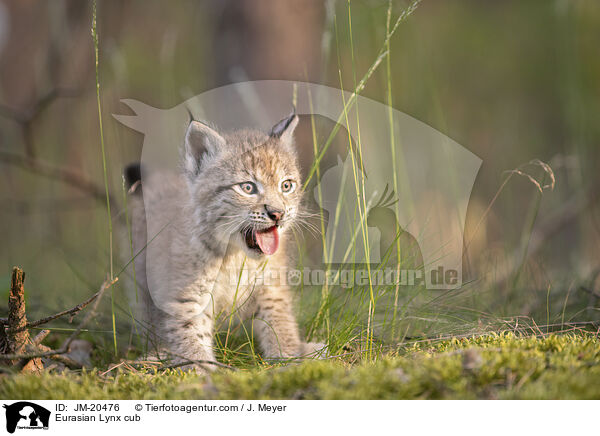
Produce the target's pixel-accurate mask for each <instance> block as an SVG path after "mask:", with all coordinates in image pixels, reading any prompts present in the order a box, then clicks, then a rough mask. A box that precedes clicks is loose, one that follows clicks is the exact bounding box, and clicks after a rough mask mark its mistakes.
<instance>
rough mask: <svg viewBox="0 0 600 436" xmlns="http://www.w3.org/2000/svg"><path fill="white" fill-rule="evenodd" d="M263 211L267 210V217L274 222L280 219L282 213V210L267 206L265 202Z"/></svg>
mask: <svg viewBox="0 0 600 436" xmlns="http://www.w3.org/2000/svg"><path fill="white" fill-rule="evenodd" d="M265 211H267V215H268V216H269V218H271V219H272V220H273V221H275V222H278V221H280V220H281V219H282V218H283V215H284V211H283V210H281V209H277V208H275V207H272V206H269V205H268V204H265Z"/></svg>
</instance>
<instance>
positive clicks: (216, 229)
mask: <svg viewBox="0 0 600 436" xmlns="http://www.w3.org/2000/svg"><path fill="white" fill-rule="evenodd" d="M297 122H298V117H297V116H295V115H294V116H292V117H290V118H287V119H284V120H282V121H281V122H280V123H278V124H277V125H276V126H275V127H274V128H273V130H272V131H271V133H270V134H269V135H266V134H263V133H260V132H256V131H239V132H235V133H233V134H229V135H222V136H221V135H219V134H218V133H217V132H215V131H214V130H212V129H210V128H209V127H208V126H205V125H202V124H200V123H198V125H194V122H193V123H192V124H191V125H190V128H189V129H188V134H187V135H186V156H185V162H184V163H185V168H186V175H187V178H188V184H189V186H190V193H191V196H192V198H191V199H192V204H193V206H194V210H195V213H194V217H195V220H196V223H195V224H196V225H197V226H198V228H201V229H202V231H203V232H205V234H204V235H202V237H203V238H207V237H208V238H209V239H214V240H215V241H219V242H222V243H224V242H232V243H234V244H235V245H236V246H237V247H238V248H240V249H241V250H243V251H244V252H245V253H246V254H247V255H248V256H249V257H251V258H255V259H260V258H262V257H264V256H270V255H274V254H276V253H277V252H278V251H279V249H280V242H281V236H282V235H283V234H284V232H286V231H287V230H289V229H290V227H292V226H293V225H294V224H295V223H296V221H297V219H298V214H299V208H300V203H301V199H302V198H301V185H302V184H301V181H300V171H299V168H298V163H297V157H296V152H295V149H294V145H293V140H292V133H293V130H294V128H295V127H296V124H297ZM190 129H195V131H193V132H190ZM200 141H202V143H203V144H204V145H202V151H201V153H195V154H194V153H193V151H194V150H198V143H199V142H200ZM194 146H196V148H193V147H194Z"/></svg>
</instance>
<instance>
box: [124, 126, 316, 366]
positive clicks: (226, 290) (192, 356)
mask: <svg viewBox="0 0 600 436" xmlns="http://www.w3.org/2000/svg"><path fill="white" fill-rule="evenodd" d="M297 123H298V117H297V116H296V115H292V116H290V117H288V118H286V119H284V120H282V121H280V122H279V123H277V124H276V125H275V127H274V128H273V129H272V130H271V132H270V133H268V134H266V133H263V132H259V131H255V130H242V131H237V132H233V133H229V134H220V133H218V132H217V131H215V130H214V129H212V128H210V127H208V126H207V125H204V124H202V123H199V122H197V121H192V122H191V124H190V126H189V127H188V130H187V133H186V140H185V144H184V153H183V164H182V169H181V172H180V174H177V175H175V176H165V175H161V174H154V175H150V176H149V177H148V178H147V179H144V181H143V200H142V197H141V194H140V193H139V192H141V190H137V191H135V192H138V193H137V194H136V193H134V194H132V195H131V197H130V198H131V200H130V210H131V214H132V228H133V245H134V252H135V253H137V252H138V251H141V254H140V255H138V256H137V257H136V259H135V267H136V276H137V280H138V289H139V292H140V293H141V298H140V301H141V305H140V306H141V309H142V312H143V315H144V319H145V322H146V323H147V325H148V326H149V327H150V330H151V331H152V332H153V336H152V337H153V339H154V342H156V343H159V344H160V345H159V348H160V349H161V350H163V351H166V352H168V353H170V354H171V355H172V356H173V357H175V358H176V359H178V360H186V359H188V360H195V361H214V359H215V357H214V352H213V334H214V332H215V328H216V327H218V326H219V323H221V322H222V321H223V320H226V321H228V320H229V317H230V316H233V319H234V320H235V321H239V320H248V319H249V320H251V322H252V323H253V324H252V328H251V329H247V330H248V331H251V332H253V334H254V335H255V336H256V337H257V339H258V342H259V344H260V346H261V349H262V352H263V354H264V356H265V357H267V358H282V357H284V358H286V357H296V356H304V355H311V354H312V355H315V354H316V352H319V351H320V352H323V350H324V349H325V346H324V345H323V344H319V343H306V342H304V341H303V340H302V339H301V337H300V334H299V331H298V326H297V323H296V320H295V318H294V316H293V311H292V298H291V294H290V291H289V289H288V287H287V286H286V285H285V284H261V282H260V278H261V277H262V276H263V275H265V274H266V273H269V272H270V271H277V274H281V272H282V271H284V270H285V268H286V267H287V265H288V264H289V257H288V245H289V241H288V239H290V238H289V236H290V234H291V230H290V229H291V227H292V226H294V224H295V222H296V220H297V219H298V214H299V209H300V207H301V206H300V205H301V182H300V172H299V168H298V163H297V156H296V150H295V148H294V142H293V131H294V129H295V127H296V125H297ZM284 180H292V181H293V182H294V183H295V189H294V190H293V192H291V193H287V194H284V193H283V192H282V188H281V186H282V181H284ZM244 182H252V183H253V184H254V185H255V186H256V188H257V190H258V192H257V194H256V195H246V194H245V193H244V191H241V189H242V188H240V186H241V185H240V184H241V183H244ZM287 186H289V185H286V187H287ZM246 188H247V187H246ZM144 202H145V203H146V205H151V206H152V208H151V209H152V210H153V211H157V212H155V213H158V215H159V216H158V217H153V218H155V219H156V220H157V222H158V223H159V227H160V228H163V223H164V224H165V225H166V224H168V225H166V226H165V227H164V230H163V231H161V233H160V235H159V236H150V237H148V236H149V235H147V234H146V215H145V210H144ZM271 210H277V211H279V212H281V214H282V215H283V216H281V217H280V219H279V220H278V221H277V225H278V226H279V230H278V232H279V235H280V243H279V248H278V249H277V251H276V252H275V253H274V254H273V255H270V256H266V255H265V254H264V253H262V252H261V251H260V250H258V251H257V250H256V249H251V248H250V247H249V246H248V244H247V242H246V241H245V239H244V233H243V229H254V230H260V229H263V228H265V227H267V226H273V222H274V221H273V219H272V216H273V215H272V214H271V215H269V213H270V212H269V211H271ZM277 216H279V215H277ZM254 230H253V231H254ZM149 240H151V241H150V242H149V244H154V245H153V247H154V248H156V247H158V248H157V249H156V250H155V251H154V253H157V254H156V256H154V258H153V259H152V262H149V263H148V264H147V262H146V251H145V250H144V247H145V246H146V244H147V243H148V241H149ZM146 268H152V271H147V270H146ZM242 269H243V272H244V273H245V274H247V277H252V278H255V280H249V281H248V282H247V284H244V283H233V282H232V280H231V277H232V276H235V277H239V276H240V272H241V270H242ZM147 273H152V277H155V278H156V280H155V282H154V284H153V286H154V289H153V290H152V292H149V291H148V279H147V278H148V276H147ZM157 292H158V294H157ZM157 295H158V297H157ZM226 325H227V324H225V326H226Z"/></svg>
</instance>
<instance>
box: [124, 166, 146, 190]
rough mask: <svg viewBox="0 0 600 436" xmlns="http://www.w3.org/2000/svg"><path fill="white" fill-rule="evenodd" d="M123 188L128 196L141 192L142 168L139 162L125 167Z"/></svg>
mask: <svg viewBox="0 0 600 436" xmlns="http://www.w3.org/2000/svg"><path fill="white" fill-rule="evenodd" d="M124 176H125V186H126V187H127V192H128V193H130V194H137V193H140V192H141V191H142V189H141V187H142V166H141V165H140V163H139V162H134V163H131V164H129V165H127V166H126V167H125V171H124Z"/></svg>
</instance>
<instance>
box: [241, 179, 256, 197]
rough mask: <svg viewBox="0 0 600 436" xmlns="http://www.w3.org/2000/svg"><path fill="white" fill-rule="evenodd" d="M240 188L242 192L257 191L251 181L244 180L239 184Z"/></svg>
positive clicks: (254, 192) (252, 192)
mask: <svg viewBox="0 0 600 436" xmlns="http://www.w3.org/2000/svg"><path fill="white" fill-rule="evenodd" d="M239 187H240V189H241V190H242V192H243V193H244V194H247V195H253V194H256V193H257V192H258V189H257V188H256V185H255V184H254V183H252V182H244V183H240V184H239Z"/></svg>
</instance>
